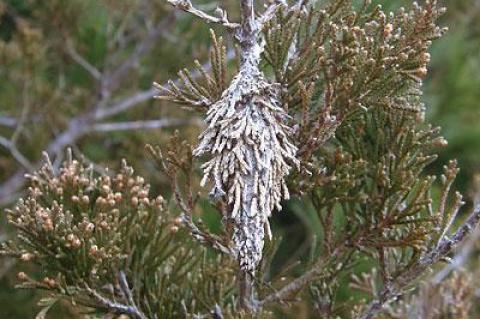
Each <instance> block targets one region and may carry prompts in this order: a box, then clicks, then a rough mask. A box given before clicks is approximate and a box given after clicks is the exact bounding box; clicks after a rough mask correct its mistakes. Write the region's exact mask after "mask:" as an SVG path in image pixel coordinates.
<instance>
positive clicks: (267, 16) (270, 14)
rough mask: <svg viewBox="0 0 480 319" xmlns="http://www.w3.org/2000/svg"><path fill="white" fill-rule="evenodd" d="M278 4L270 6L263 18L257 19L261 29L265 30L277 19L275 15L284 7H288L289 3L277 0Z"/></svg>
mask: <svg viewBox="0 0 480 319" xmlns="http://www.w3.org/2000/svg"><path fill="white" fill-rule="evenodd" d="M275 2H276V3H273V4H270V5H269V6H268V7H267V9H266V10H265V12H263V13H262V15H261V16H259V17H258V18H257V23H258V25H259V29H260V30H261V29H263V26H264V25H265V24H266V23H267V22H268V21H270V20H271V19H273V18H274V17H275V13H276V12H277V10H278V9H279V8H280V7H282V6H287V3H286V2H285V1H284V0H283V1H282V0H277V1H275Z"/></svg>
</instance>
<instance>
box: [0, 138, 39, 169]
mask: <svg viewBox="0 0 480 319" xmlns="http://www.w3.org/2000/svg"><path fill="white" fill-rule="evenodd" d="M0 145H2V146H3V147H4V148H6V149H7V150H8V151H9V152H10V154H12V156H13V157H14V158H15V160H16V161H17V162H18V163H20V165H22V166H23V167H24V168H25V169H27V170H30V171H31V170H33V164H32V163H30V161H29V160H28V159H27V158H26V157H25V156H23V154H22V153H21V152H20V151H19V150H18V148H17V147H16V146H15V144H14V143H13V142H12V141H10V140H8V139H6V138H5V137H3V136H0Z"/></svg>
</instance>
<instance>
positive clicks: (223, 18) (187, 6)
mask: <svg viewBox="0 0 480 319" xmlns="http://www.w3.org/2000/svg"><path fill="white" fill-rule="evenodd" d="M167 1H168V3H170V4H171V5H172V6H174V7H175V8H177V9H179V10H182V11H185V12H188V13H191V14H193V15H194V16H196V17H199V18H200V19H202V20H204V21H205V22H207V23H216V24H220V25H222V26H224V27H225V28H227V29H233V30H234V29H237V28H238V27H239V26H240V25H239V24H238V23H233V22H230V21H228V17H227V13H226V11H224V10H222V9H220V8H218V9H217V10H218V12H219V15H220V16H219V17H215V16H212V15H209V14H208V13H205V12H203V11H202V10H199V9H197V8H195V7H194V6H193V4H192V2H191V1H190V0H167Z"/></svg>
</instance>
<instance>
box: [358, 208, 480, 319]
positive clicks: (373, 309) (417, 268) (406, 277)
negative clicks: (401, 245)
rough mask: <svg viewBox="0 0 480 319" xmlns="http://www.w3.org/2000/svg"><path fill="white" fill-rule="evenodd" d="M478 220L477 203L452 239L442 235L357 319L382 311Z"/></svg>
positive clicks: (365, 318) (370, 316)
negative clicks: (433, 246)
mask: <svg viewBox="0 0 480 319" xmlns="http://www.w3.org/2000/svg"><path fill="white" fill-rule="evenodd" d="M479 221H480V205H477V206H476V207H475V209H474V210H473V212H472V213H471V214H470V216H469V217H468V219H467V220H466V221H465V222H464V223H463V224H462V226H460V227H459V228H458V229H457V231H456V232H455V234H454V235H453V237H452V239H449V238H448V237H446V236H445V237H444V238H443V239H442V240H441V241H440V243H439V245H438V246H437V248H436V249H434V250H433V251H431V252H430V253H428V254H427V255H425V256H424V257H422V258H420V260H419V261H418V262H417V263H416V264H415V265H413V266H411V267H410V268H409V269H408V270H407V271H406V272H404V273H403V274H401V275H399V276H398V277H397V278H395V279H394V280H392V281H391V282H390V284H388V285H387V286H386V287H385V288H384V289H383V291H382V292H381V294H380V295H379V297H378V299H377V300H374V301H372V302H371V303H370V304H369V305H368V307H367V309H366V310H365V311H364V312H363V314H362V315H360V316H359V317H358V318H359V319H372V318H374V316H375V315H377V314H378V313H379V312H381V311H382V309H383V306H384V305H385V304H387V303H389V302H391V301H393V300H394V299H395V298H397V297H398V296H400V295H401V294H402V293H403V290H404V289H405V287H407V286H408V285H409V284H411V283H412V282H413V281H414V280H416V279H417V278H418V277H420V276H421V275H422V274H423V273H424V272H425V270H427V269H428V268H429V267H430V266H432V265H434V264H436V263H437V262H439V261H440V260H441V259H442V258H444V257H446V256H447V255H448V254H449V253H450V252H451V251H452V250H453V249H454V248H455V247H456V246H457V245H458V244H459V243H460V242H462V241H463V240H464V239H465V238H466V237H467V236H468V235H469V234H470V233H472V231H473V230H474V229H475V227H476V226H477V225H478V223H479Z"/></svg>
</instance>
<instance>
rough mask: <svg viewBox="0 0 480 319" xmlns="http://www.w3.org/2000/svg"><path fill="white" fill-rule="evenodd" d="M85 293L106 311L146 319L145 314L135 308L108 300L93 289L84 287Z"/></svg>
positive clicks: (136, 318)
mask: <svg viewBox="0 0 480 319" xmlns="http://www.w3.org/2000/svg"><path fill="white" fill-rule="evenodd" d="M86 290H87V292H88V293H89V294H90V295H91V296H92V297H93V298H94V299H95V301H96V302H98V303H99V304H100V305H101V306H102V307H105V308H106V309H107V310H109V311H111V312H114V313H117V314H127V315H130V316H133V318H135V319H148V318H147V316H146V315H145V314H143V313H142V312H141V311H140V310H138V308H137V307H135V306H128V305H125V304H122V303H119V302H117V301H113V300H110V299H108V298H106V297H104V296H102V295H101V294H99V293H98V292H97V291H95V290H94V289H91V288H90V287H86Z"/></svg>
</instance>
